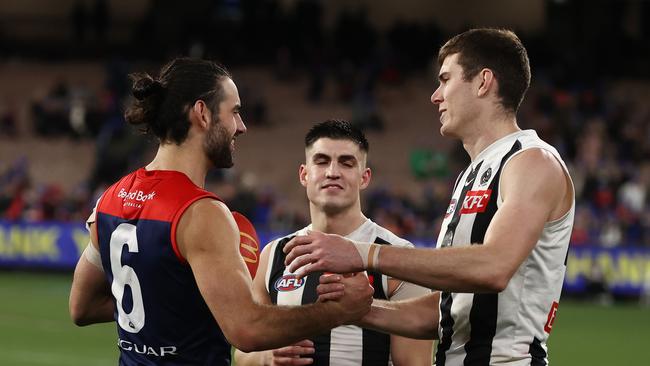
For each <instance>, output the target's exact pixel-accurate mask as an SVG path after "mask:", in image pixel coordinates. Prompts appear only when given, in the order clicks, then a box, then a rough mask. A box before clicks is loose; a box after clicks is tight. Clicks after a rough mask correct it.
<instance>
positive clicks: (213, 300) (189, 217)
mask: <svg viewBox="0 0 650 366" xmlns="http://www.w3.org/2000/svg"><path fill="white" fill-rule="evenodd" d="M236 227H237V226H236V223H235V221H234V219H233V218H232V216H231V215H230V212H229V210H228V208H227V207H226V206H225V205H224V204H222V203H220V202H217V201H213V200H209V199H203V200H199V201H197V202H195V203H194V204H192V205H191V206H190V207H189V208H188V209H187V211H186V212H185V213H184V214H183V216H182V217H181V219H180V222H179V229H178V233H177V242H178V245H179V249H180V251H181V254H182V255H183V256H184V257H185V258H186V260H187V261H188V263H189V265H190V266H191V267H192V271H193V273H194V277H195V279H196V282H197V285H198V287H199V290H200V291H201V294H202V296H203V298H204V299H205V301H206V304H207V305H208V307H209V308H210V310H211V311H212V314H213V315H214V317H215V319H216V320H217V322H218V323H219V326H220V327H221V329H222V330H223V333H224V335H225V336H226V338H227V339H228V341H229V342H230V343H231V344H232V345H233V346H235V347H236V348H237V349H240V350H242V351H245V352H250V351H258V350H263V349H271V348H277V347H281V346H285V345H287V344H291V343H294V342H296V341H299V340H302V339H304V338H307V337H308V336H310V335H313V334H317V333H320V332H324V331H326V330H328V329H330V328H332V327H335V326H338V325H339V324H342V322H348V321H350V320H352V319H356V318H360V317H361V316H363V315H364V314H365V313H366V312H367V311H368V310H369V305H370V303H371V296H372V288H371V287H370V285H369V284H368V283H367V279H366V280H365V282H366V283H365V284H364V283H363V282H362V281H361V279H360V280H358V281H357V282H356V283H355V285H354V287H351V288H350V289H349V290H350V291H349V292H347V293H346V295H345V296H343V298H341V300H340V301H339V302H327V303H318V304H312V305H308V306H301V307H277V306H271V305H266V304H262V303H259V302H258V301H256V300H255V299H254V297H253V296H254V295H253V291H252V283H251V280H250V276H249V275H248V273H247V272H246V271H247V269H246V266H245V264H244V261H243V259H242V258H241V256H240V255H239V249H238V243H239V237H238V236H239V235H238V232H237V229H236ZM217 279H218V280H217Z"/></svg>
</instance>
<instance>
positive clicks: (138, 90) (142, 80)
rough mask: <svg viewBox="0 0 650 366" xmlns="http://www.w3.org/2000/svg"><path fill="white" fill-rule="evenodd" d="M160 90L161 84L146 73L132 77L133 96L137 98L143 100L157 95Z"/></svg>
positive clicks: (161, 88)
mask: <svg viewBox="0 0 650 366" xmlns="http://www.w3.org/2000/svg"><path fill="white" fill-rule="evenodd" d="M162 90H163V86H162V84H161V83H160V82H159V81H158V80H154V79H153V78H152V77H151V76H149V75H148V74H141V75H137V76H136V77H134V81H133V96H134V97H135V98H136V99H137V100H145V99H147V98H149V97H151V96H157V95H159V94H160V92H162Z"/></svg>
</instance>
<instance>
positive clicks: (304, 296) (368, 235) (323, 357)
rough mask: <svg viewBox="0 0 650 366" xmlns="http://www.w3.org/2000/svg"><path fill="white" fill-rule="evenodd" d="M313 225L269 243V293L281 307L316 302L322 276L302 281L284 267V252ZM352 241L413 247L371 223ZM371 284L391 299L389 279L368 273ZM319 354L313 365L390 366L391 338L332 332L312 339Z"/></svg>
mask: <svg viewBox="0 0 650 366" xmlns="http://www.w3.org/2000/svg"><path fill="white" fill-rule="evenodd" d="M310 229H311V225H310V226H307V227H305V228H303V229H301V230H299V231H297V232H295V233H293V234H291V235H288V236H285V237H283V238H280V239H276V240H274V241H272V242H271V243H269V244H268V245H270V246H271V248H269V249H270V252H269V261H268V267H267V270H266V281H265V282H266V289H267V291H268V293H269V296H270V298H271V301H272V302H273V303H274V304H278V305H303V304H310V303H314V302H316V300H317V299H318V294H317V293H316V286H318V282H319V277H320V276H321V275H322V274H323V273H322V272H314V273H310V274H309V275H307V276H306V277H304V278H302V279H300V280H298V279H296V278H295V276H293V274H292V273H290V272H289V270H288V269H287V268H286V267H285V265H284V258H285V256H286V255H285V254H284V253H283V252H282V249H283V248H284V246H285V245H286V243H288V242H289V241H290V240H291V239H292V238H293V237H295V236H296V235H304V234H305V233H306V231H307V230H310ZM346 238H348V239H352V240H357V241H363V242H373V243H378V244H386V245H398V246H408V247H412V246H413V244H411V243H410V242H408V241H406V240H404V239H401V238H399V237H398V236H396V235H395V234H393V233H392V232H390V231H388V230H387V229H385V228H383V227H381V226H379V225H377V224H376V223H374V222H372V221H371V220H369V219H367V220H366V222H364V223H363V224H362V225H361V226H359V228H357V229H356V230H355V231H353V232H352V233H350V234H349V235H347V236H346ZM368 278H369V280H370V283H371V284H372V285H373V287H374V288H375V294H374V298H378V299H387V298H388V277H386V276H384V275H382V274H380V273H378V272H372V271H368ZM311 340H312V341H313V342H314V348H315V351H316V352H315V353H314V354H313V359H314V363H313V364H312V365H315V366H317V365H321V366H327V365H332V366H381V365H390V364H391V363H390V336H389V335H387V334H384V333H380V332H376V331H373V330H369V329H363V328H360V327H357V326H353V325H344V326H340V327H337V328H334V329H332V330H331V331H330V332H329V333H327V334H322V335H320V336H317V337H315V338H312V339H311Z"/></svg>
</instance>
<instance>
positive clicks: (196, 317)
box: [96, 168, 230, 366]
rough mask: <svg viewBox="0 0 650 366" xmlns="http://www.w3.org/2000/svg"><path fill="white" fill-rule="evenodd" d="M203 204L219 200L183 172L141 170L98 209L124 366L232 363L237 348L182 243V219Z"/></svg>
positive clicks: (108, 192) (112, 190) (120, 183)
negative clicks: (179, 227) (207, 299)
mask: <svg viewBox="0 0 650 366" xmlns="http://www.w3.org/2000/svg"><path fill="white" fill-rule="evenodd" d="M202 198H211V199H215V200H218V199H219V198H218V197H217V196H215V195H214V194H212V193H210V192H208V191H205V190H203V189H201V188H199V187H197V186H196V185H195V184H194V183H192V181H191V180H190V179H189V178H188V177H187V176H186V175H184V174H183V173H180V172H177V171H164V170H154V171H147V170H145V169H144V168H141V169H139V170H137V171H135V172H133V173H131V174H129V175H127V176H125V177H124V178H122V179H121V180H120V181H118V182H117V183H115V184H114V185H113V186H111V187H110V188H108V190H106V192H105V193H104V195H103V196H102V198H101V200H100V201H99V203H98V206H97V210H96V214H97V216H96V223H97V235H98V239H99V248H100V253H101V257H102V265H103V267H104V271H105V273H106V277H107V279H108V282H109V284H110V285H111V292H112V294H113V298H114V300H115V305H116V306H115V307H116V311H115V320H116V322H117V331H118V340H117V346H118V348H119V350H120V365H125V366H127V365H128V366H130V365H229V364H230V345H229V344H228V342H227V340H226V338H225V337H224V335H223V333H222V331H221V329H220V328H219V326H218V324H217V322H216V320H215V319H214V317H213V316H212V313H211V312H210V310H209V308H208V306H207V305H206V303H205V301H204V300H203V297H202V296H201V293H200V292H199V289H198V287H197V285H196V282H195V280H194V275H193V273H192V269H191V268H190V266H189V265H188V264H187V263H186V262H185V260H184V259H183V258H182V256H181V254H180V252H179V251H178V246H177V243H176V228H177V225H178V221H179V219H180V217H181V215H182V214H183V212H184V211H185V210H186V209H187V207H189V206H190V205H191V204H192V203H194V202H196V201H197V200H199V199H202ZM215 280H218V279H215Z"/></svg>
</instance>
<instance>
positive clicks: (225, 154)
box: [203, 120, 234, 168]
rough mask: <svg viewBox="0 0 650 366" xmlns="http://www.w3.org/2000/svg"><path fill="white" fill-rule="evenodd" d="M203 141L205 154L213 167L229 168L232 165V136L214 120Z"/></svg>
mask: <svg viewBox="0 0 650 366" xmlns="http://www.w3.org/2000/svg"><path fill="white" fill-rule="evenodd" d="M214 122H215V123H213V124H212V126H211V127H210V131H209V132H208V134H207V135H206V137H205V140H204V142H203V149H204V150H205V154H206V156H207V157H208V159H209V160H210V162H211V163H212V165H213V166H214V167H215V168H231V167H232V166H233V165H234V162H233V158H232V150H231V149H230V143H231V141H232V139H233V136H230V134H229V133H228V130H226V128H225V127H224V126H223V124H222V123H221V122H220V121H218V120H216V121H214Z"/></svg>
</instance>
